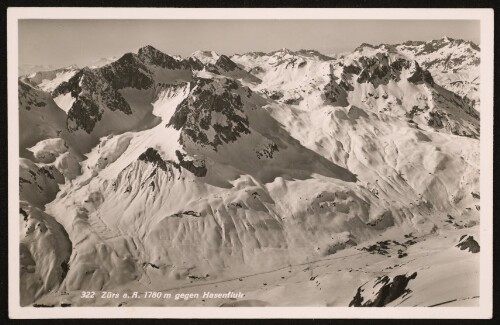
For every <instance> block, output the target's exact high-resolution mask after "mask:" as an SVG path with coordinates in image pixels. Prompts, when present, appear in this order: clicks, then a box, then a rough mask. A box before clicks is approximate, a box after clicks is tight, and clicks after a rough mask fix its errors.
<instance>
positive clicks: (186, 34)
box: [19, 19, 480, 67]
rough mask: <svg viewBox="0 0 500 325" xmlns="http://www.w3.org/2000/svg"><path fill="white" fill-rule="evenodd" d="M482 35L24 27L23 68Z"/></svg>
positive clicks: (167, 23) (353, 29)
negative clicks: (148, 48) (134, 56)
mask: <svg viewBox="0 0 500 325" xmlns="http://www.w3.org/2000/svg"><path fill="white" fill-rule="evenodd" d="M479 28H480V24H479V21H478V20H476V21H474V20H460V21H459V20H434V21H431V20H49V19H45V20H20V21H19V64H20V65H23V64H37V65H38V64H40V65H53V66H54V67H61V66H67V65H70V64H77V65H78V66H80V67H83V66H85V65H88V64H91V63H92V62H95V61H96V60H98V59H100V58H104V57H112V56H121V55H122V54H124V53H126V52H131V51H134V52H135V51H137V49H138V48H140V47H142V46H145V45H152V46H154V47H156V48H158V49H159V50H161V51H163V52H165V53H167V54H170V55H175V54H179V55H182V56H188V55H190V54H191V53H192V52H194V51H196V50H213V51H216V52H218V53H223V54H227V55H231V54H234V53H244V52H250V51H262V52H270V51H274V50H277V49H280V48H283V47H286V48H289V49H291V50H299V49H315V50H318V51H320V52H322V53H324V54H332V53H339V52H345V51H352V50H353V49H355V48H356V47H357V46H359V45H360V44H361V43H370V44H374V45H376V44H380V43H389V44H394V43H401V42H404V41H407V40H413V41H418V40H424V41H425V40H432V39H438V38H441V37H443V36H449V37H451V38H460V39H465V40H470V41H473V42H475V43H476V44H478V45H479V39H480V37H479Z"/></svg>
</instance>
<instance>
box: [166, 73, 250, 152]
mask: <svg viewBox="0 0 500 325" xmlns="http://www.w3.org/2000/svg"><path fill="white" fill-rule="evenodd" d="M190 88H191V91H190V94H189V96H188V97H187V98H186V99H184V100H183V101H182V102H181V103H180V104H179V106H178V107H177V109H176V111H175V113H174V115H172V118H171V119H170V121H169V122H168V124H167V126H173V127H174V128H175V129H177V130H182V132H181V141H184V139H185V137H188V138H190V139H191V140H192V141H193V142H195V143H197V144H200V145H202V146H211V147H213V149H214V150H217V146H219V145H221V144H223V143H228V142H233V141H236V139H238V138H239V137H240V136H241V134H249V133H250V130H249V128H248V127H249V122H248V118H247V117H246V115H245V113H244V111H243V103H242V101H241V97H240V95H239V94H237V93H236V92H234V90H236V89H238V85H237V84H236V82H234V81H232V80H230V79H225V78H223V79H203V78H197V79H195V80H193V81H192V82H191V84H190Z"/></svg>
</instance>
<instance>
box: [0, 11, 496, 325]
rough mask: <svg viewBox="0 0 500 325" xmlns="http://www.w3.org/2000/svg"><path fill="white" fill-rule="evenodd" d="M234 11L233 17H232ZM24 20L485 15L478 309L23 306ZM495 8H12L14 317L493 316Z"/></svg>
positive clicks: (11, 306) (10, 102)
mask: <svg viewBox="0 0 500 325" xmlns="http://www.w3.org/2000/svg"><path fill="white" fill-rule="evenodd" d="M228 17H229V18H228ZM19 19H207V20H208V19H301V20H303V19H343V20H355V19H371V20H375V19H377V20H382V19H386V20H396V19H397V20H404V19H407V20H417V19H426V20H430V19H436V20H437V19H439V20H451V19H453V20H461V19H463V20H480V21H481V43H480V46H481V68H480V73H481V87H480V89H481V90H480V91H481V142H480V146H481V167H480V170H481V174H480V182H481V184H480V188H481V203H482V204H481V223H480V245H481V262H480V263H481V265H480V269H481V279H480V306H479V307H460V308H459V307H433V308H430V307H384V308H348V307H233V308H218V307H119V308H118V307H106V308H103V307H100V308H99V307H75V308H63V307H54V308H34V307H20V306H19V244H18V243H19V226H18V211H19V182H18V179H19V163H18V158H19V152H18V148H19V121H18V114H17V110H18V90H17V79H18V24H17V21H18V20H19ZM493 26H494V25H493V9H179V8H176V9H173V8H170V9H165V8H164V9H160V8H127V9H125V8H8V11H7V27H8V28H7V62H8V69H7V72H8V154H9V177H8V181H9V193H8V199H9V210H8V215H9V225H8V234H9V317H10V318H25V319H33V318H465V319H470V318H491V317H492V315H493V288H492V284H493V178H492V175H493Z"/></svg>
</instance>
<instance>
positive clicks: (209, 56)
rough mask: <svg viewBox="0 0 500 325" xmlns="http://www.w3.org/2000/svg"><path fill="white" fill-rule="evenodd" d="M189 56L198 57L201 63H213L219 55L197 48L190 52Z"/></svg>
mask: <svg viewBox="0 0 500 325" xmlns="http://www.w3.org/2000/svg"><path fill="white" fill-rule="evenodd" d="M191 57H193V58H195V59H198V60H199V61H201V63H203V64H214V63H215V62H217V60H218V59H219V57H220V54H218V53H217V52H215V51H202V50H198V51H195V52H193V53H192V54H191Z"/></svg>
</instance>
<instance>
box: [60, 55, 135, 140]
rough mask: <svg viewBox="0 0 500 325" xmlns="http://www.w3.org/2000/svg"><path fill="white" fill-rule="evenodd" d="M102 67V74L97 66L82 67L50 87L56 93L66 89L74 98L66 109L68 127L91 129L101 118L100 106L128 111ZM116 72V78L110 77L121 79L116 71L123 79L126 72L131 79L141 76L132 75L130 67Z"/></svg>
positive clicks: (72, 129)
mask: <svg viewBox="0 0 500 325" xmlns="http://www.w3.org/2000/svg"><path fill="white" fill-rule="evenodd" d="M125 60H126V59H125ZM120 66H121V65H120ZM124 66H126V67H129V65H124ZM106 69H108V66H107V67H106V68H105V69H103V74H101V72H100V71H99V70H90V69H89V68H84V69H82V70H80V72H78V73H77V74H75V75H74V76H73V77H72V78H71V79H70V80H69V81H67V82H63V83H62V84H61V85H59V87H57V88H56V89H55V90H54V96H56V97H57V96H59V95H65V94H67V93H70V94H71V97H73V98H75V101H74V103H73V105H72V106H71V109H70V110H69V111H68V120H67V127H68V130H69V131H76V130H78V129H83V130H85V132H87V133H91V132H92V130H93V129H94V126H95V125H96V123H97V122H99V121H100V120H101V118H102V115H103V113H104V109H109V110H111V111H115V110H119V111H122V112H123V113H125V114H128V115H130V114H132V110H131V108H130V105H129V104H128V103H127V102H126V101H125V99H124V98H123V96H122V95H121V94H120V93H119V92H118V90H117V88H116V85H113V82H112V83H111V84H110V82H109V81H108V79H107V77H108V78H109V75H108V76H107V73H109V70H106ZM116 73H117V74H116V76H117V78H116V79H113V80H121V79H120V78H119V76H120V73H122V74H123V77H124V79H125V76H128V78H131V80H141V78H140V77H139V76H140V75H137V76H134V75H133V74H131V72H130V71H122V70H118V71H117V72H116ZM123 82H125V81H120V83H121V84H120V86H123ZM114 86H115V87H114Z"/></svg>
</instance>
